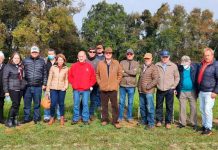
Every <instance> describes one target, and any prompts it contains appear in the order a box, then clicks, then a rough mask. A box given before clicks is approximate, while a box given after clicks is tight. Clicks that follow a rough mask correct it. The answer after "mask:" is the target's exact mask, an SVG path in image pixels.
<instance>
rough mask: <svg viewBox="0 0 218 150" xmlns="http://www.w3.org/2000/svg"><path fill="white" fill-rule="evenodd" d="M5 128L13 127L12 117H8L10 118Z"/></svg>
mask: <svg viewBox="0 0 218 150" xmlns="http://www.w3.org/2000/svg"><path fill="white" fill-rule="evenodd" d="M5 126H6V127H9V128H11V127H14V125H13V117H10V118H9V119H8V120H7V121H6V123H5Z"/></svg>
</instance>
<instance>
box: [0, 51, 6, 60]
mask: <svg viewBox="0 0 218 150" xmlns="http://www.w3.org/2000/svg"><path fill="white" fill-rule="evenodd" d="M0 57H2V58H3V59H5V55H4V53H3V52H2V51H0Z"/></svg>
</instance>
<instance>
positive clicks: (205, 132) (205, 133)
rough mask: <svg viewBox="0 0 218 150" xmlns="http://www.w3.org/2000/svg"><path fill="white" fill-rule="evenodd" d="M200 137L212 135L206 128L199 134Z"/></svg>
mask: <svg viewBox="0 0 218 150" xmlns="http://www.w3.org/2000/svg"><path fill="white" fill-rule="evenodd" d="M201 134H202V135H208V136H209V135H211V134H212V131H211V130H210V129H208V128H206V129H205V130H204V131H203V132H202V133H201Z"/></svg>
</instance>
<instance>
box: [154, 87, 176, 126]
mask: <svg viewBox="0 0 218 150" xmlns="http://www.w3.org/2000/svg"><path fill="white" fill-rule="evenodd" d="M164 98H165V103H166V115H165V124H168V123H171V119H172V115H173V100H174V90H167V91H160V90H157V93H156V121H157V122H162V121H163V102H164Z"/></svg>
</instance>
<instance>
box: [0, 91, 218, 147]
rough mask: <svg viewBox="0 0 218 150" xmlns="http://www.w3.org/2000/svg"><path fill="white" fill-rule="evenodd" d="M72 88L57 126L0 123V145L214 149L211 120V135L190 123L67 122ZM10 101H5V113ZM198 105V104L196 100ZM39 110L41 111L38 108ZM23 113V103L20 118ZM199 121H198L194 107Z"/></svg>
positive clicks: (216, 138)
mask: <svg viewBox="0 0 218 150" xmlns="http://www.w3.org/2000/svg"><path fill="white" fill-rule="evenodd" d="M138 101H139V99H138V93H136V95H135V101H134V116H135V117H136V119H137V112H138ZM72 103H73V102H72V90H71V89H69V90H68V92H67V96H66V99H65V105H66V111H65V116H66V118H67V119H68V122H67V123H66V124H65V127H63V128H61V127H60V126H59V122H56V123H55V124H54V125H53V126H48V125H47V124H45V123H43V122H41V123H40V124H37V125H34V123H33V122H31V123H29V124H25V125H21V126H20V127H16V128H12V129H9V128H6V127H5V126H3V125H0V149H143V150H144V149H217V148H218V132H217V131H218V124H214V128H213V135H211V136H201V135H200V132H194V131H193V130H192V128H191V127H187V128H185V129H177V128H176V127H174V126H173V128H172V129H170V130H166V129H165V128H164V127H161V128H155V129H154V130H152V131H150V130H144V127H143V126H135V127H132V128H130V127H127V126H126V127H123V128H122V129H120V130H117V129H115V128H114V127H113V126H112V125H108V126H105V127H102V126H101V124H100V120H99V119H96V120H95V121H93V122H91V124H90V125H89V126H84V125H83V124H82V123H80V124H78V125H74V126H72V125H70V120H71V117H72ZM174 106H175V119H176V120H178V100H177V99H175V105H174ZM9 107H10V104H6V105H5V116H6V115H7V113H8V110H9ZM198 107H199V104H198ZM42 114H43V111H42ZM22 116H23V103H22V104H21V107H20V118H21V119H22ZM217 117H218V105H217V103H216V105H215V106H214V118H217ZM198 120H199V122H198V123H199V124H200V121H201V117H200V112H199V111H198Z"/></svg>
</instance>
